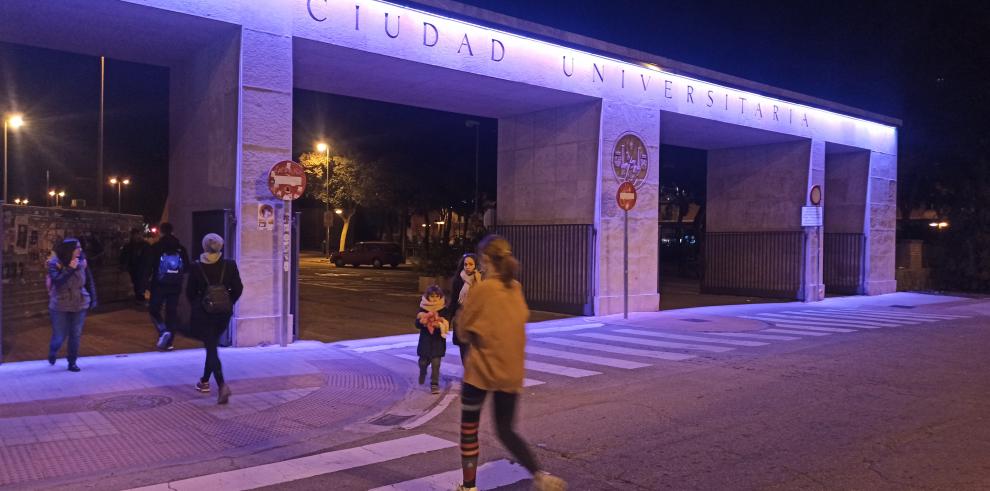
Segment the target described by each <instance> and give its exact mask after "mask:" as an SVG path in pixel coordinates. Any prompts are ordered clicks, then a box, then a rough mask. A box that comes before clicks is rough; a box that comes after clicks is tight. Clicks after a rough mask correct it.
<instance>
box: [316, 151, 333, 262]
mask: <svg viewBox="0 0 990 491" xmlns="http://www.w3.org/2000/svg"><path fill="white" fill-rule="evenodd" d="M316 151H318V152H323V153H324V154H325V155H326V165H327V168H326V172H324V173H323V188H324V189H323V192H324V193H325V202H326V211H325V212H324V214H323V221H324V222H325V223H324V225H325V226H326V228H327V239H326V255H327V257H328V258H329V257H330V225H331V218H332V215H330V145H327V144H326V143H323V142H319V143H317V144H316Z"/></svg>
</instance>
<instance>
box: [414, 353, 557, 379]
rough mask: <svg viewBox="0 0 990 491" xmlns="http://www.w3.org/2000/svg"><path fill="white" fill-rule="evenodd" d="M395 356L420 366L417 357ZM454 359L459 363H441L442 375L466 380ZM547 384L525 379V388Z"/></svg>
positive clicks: (462, 370)
mask: <svg viewBox="0 0 990 491" xmlns="http://www.w3.org/2000/svg"><path fill="white" fill-rule="evenodd" d="M447 355H448V356H449V355H451V353H447ZM394 356H396V357H397V358H402V359H403V360H409V361H413V362H416V364H417V366H419V357H418V356H416V355H410V354H405V353H400V354H396V355H394ZM452 358H455V359H456V360H457V361H448V362H446V363H440V374H441V375H446V376H448V377H454V378H457V379H462V378H464V368H463V367H462V366H461V364H460V358H457V357H456V356H453V357H452ZM545 383H546V382H544V381H542V380H534V379H530V378H524V379H523V387H532V386H534V385H543V384H545Z"/></svg>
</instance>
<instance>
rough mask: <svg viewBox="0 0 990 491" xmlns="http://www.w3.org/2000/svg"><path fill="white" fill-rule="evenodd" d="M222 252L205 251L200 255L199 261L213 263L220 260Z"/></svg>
mask: <svg viewBox="0 0 990 491" xmlns="http://www.w3.org/2000/svg"><path fill="white" fill-rule="evenodd" d="M222 256H223V253H222V252H204V253H202V254H200V255H199V262H201V263H203V264H213V263H215V262H217V261H219V260H220V258H221V257H222Z"/></svg>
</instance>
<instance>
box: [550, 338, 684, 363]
mask: <svg viewBox="0 0 990 491" xmlns="http://www.w3.org/2000/svg"><path fill="white" fill-rule="evenodd" d="M533 341H536V342H540V343H550V344H556V345H559V346H570V347H572V348H582V349H587V350H592V351H604V352H606V353H618V354H621V355H632V356H642V357H646V358H656V359H659V360H669V361H682V360H687V359H690V358H694V357H695V356H694V355H686V354H683V353H671V352H668V351H650V350H645V349H637V348H624V347H622V346H612V345H610V344H600V343H586V342H584V341H574V340H571V339H561V338H537V339H534V340H533Z"/></svg>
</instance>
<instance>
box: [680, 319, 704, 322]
mask: <svg viewBox="0 0 990 491" xmlns="http://www.w3.org/2000/svg"><path fill="white" fill-rule="evenodd" d="M681 320H682V321H684V322H711V321H709V320H706V319H681Z"/></svg>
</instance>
